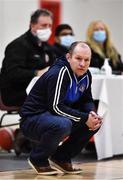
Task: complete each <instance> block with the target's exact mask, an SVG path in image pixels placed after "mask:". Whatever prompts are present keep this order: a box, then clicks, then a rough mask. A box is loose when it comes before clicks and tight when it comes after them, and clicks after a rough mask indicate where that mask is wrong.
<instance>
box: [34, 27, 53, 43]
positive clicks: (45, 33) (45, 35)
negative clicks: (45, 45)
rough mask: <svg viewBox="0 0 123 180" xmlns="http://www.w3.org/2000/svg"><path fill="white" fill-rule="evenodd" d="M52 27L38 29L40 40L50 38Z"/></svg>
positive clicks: (37, 33)
mask: <svg viewBox="0 0 123 180" xmlns="http://www.w3.org/2000/svg"><path fill="white" fill-rule="evenodd" d="M51 33H52V32H51V29H50V28H47V29H38V30H37V31H36V35H37V37H38V39H40V41H47V40H48V39H49V38H50V35H51Z"/></svg>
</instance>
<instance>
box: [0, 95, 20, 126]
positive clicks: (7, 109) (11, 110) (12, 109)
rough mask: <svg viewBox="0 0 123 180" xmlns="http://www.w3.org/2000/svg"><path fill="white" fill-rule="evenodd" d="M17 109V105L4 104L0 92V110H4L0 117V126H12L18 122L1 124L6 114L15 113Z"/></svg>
mask: <svg viewBox="0 0 123 180" xmlns="http://www.w3.org/2000/svg"><path fill="white" fill-rule="evenodd" d="M19 109H20V107H18V106H6V105H5V104H4V103H3V101H2V97H1V93H0V110H1V111H4V113H3V114H2V116H1V117H0V128H1V127H8V126H14V125H18V124H19V123H11V124H6V125H2V122H3V119H4V117H5V116H6V115H17V114H18V111H19Z"/></svg>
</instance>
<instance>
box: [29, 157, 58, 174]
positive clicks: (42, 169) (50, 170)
mask: <svg viewBox="0 0 123 180" xmlns="http://www.w3.org/2000/svg"><path fill="white" fill-rule="evenodd" d="M28 163H29V165H30V166H31V167H32V168H33V169H34V170H35V171H36V173H37V174H40V175H55V174H58V171H57V170H55V169H53V168H51V167H50V166H44V167H42V166H40V167H39V166H36V165H34V164H33V163H32V162H31V161H30V159H28Z"/></svg>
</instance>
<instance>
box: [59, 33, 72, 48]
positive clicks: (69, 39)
mask: <svg viewBox="0 0 123 180" xmlns="http://www.w3.org/2000/svg"><path fill="white" fill-rule="evenodd" d="M60 41H61V45H63V46H66V47H70V45H71V44H72V43H73V42H74V41H75V38H74V36H71V35H66V36H61V37H60Z"/></svg>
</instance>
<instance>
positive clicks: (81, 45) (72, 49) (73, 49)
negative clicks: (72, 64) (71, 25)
mask: <svg viewBox="0 0 123 180" xmlns="http://www.w3.org/2000/svg"><path fill="white" fill-rule="evenodd" d="M79 49H83V50H86V51H88V53H89V54H90V57H91V49H90V47H89V46H88V45H87V44H86V43H85V42H83V41H76V42H74V43H72V45H71V46H70V48H69V54H70V55H71V56H72V55H73V53H75V52H76V51H78V50H79Z"/></svg>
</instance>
